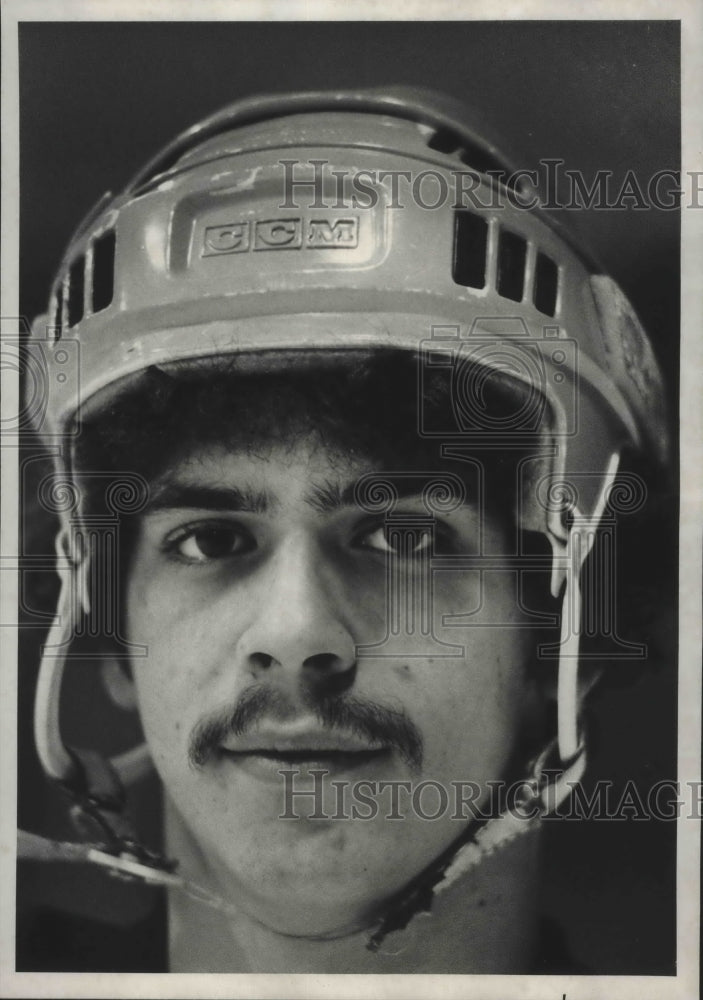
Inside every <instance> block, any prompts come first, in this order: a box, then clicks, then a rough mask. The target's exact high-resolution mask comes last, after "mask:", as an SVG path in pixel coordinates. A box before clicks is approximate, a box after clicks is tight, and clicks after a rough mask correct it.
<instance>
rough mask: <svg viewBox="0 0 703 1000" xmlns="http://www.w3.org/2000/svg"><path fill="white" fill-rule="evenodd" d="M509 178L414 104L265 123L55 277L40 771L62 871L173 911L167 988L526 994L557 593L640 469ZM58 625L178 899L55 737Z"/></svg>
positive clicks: (366, 101) (640, 422) (644, 425)
mask: <svg viewBox="0 0 703 1000" xmlns="http://www.w3.org/2000/svg"><path fill="white" fill-rule="evenodd" d="M523 179H524V178H522V176H521V175H520V174H519V173H513V172H512V171H511V169H510V167H509V166H508V165H506V164H505V163H504V162H503V161H502V160H501V159H500V158H499V157H497V156H496V154H495V152H494V150H493V149H492V147H490V146H489V145H488V144H486V143H484V142H483V141H482V140H481V139H480V138H479V137H477V136H476V135H474V134H473V133H472V132H471V131H470V129H468V128H467V127H466V125H465V124H464V123H463V122H462V120H461V118H460V117H459V116H457V114H456V112H453V111H451V110H448V109H447V108H446V106H443V105H442V104H441V102H440V103H438V102H437V101H436V100H435V99H433V98H428V97H427V96H426V95H418V94H414V93H404V92H398V93H397V94H378V93H372V92H358V93H344V94H342V93H332V94H299V95H292V96H289V97H286V98H262V99H259V100H253V101H248V102H243V103H242V104H239V105H235V106H233V107H232V108H229V109H225V111H224V112H222V113H220V114H218V115H215V116H213V117H212V118H211V119H208V120H207V121H206V122H204V123H201V124H200V125H199V126H197V127H195V128H194V129H192V130H190V132H189V133H187V134H186V135H185V136H184V137H182V139H180V140H177V141H176V142H175V143H174V144H173V145H172V146H171V147H169V148H168V149H167V150H166V151H164V153H163V154H162V155H161V156H159V157H157V159H156V160H154V161H153V162H152V163H151V164H149V165H148V166H147V167H146V168H145V170H144V171H142V172H141V173H140V174H139V175H138V176H137V178H135V180H134V181H133V182H132V183H131V185H130V186H129V187H128V189H127V190H126V191H125V192H124V194H123V195H121V196H119V197H118V198H117V199H115V200H113V201H111V202H110V203H109V204H108V205H107V206H104V205H103V206H101V207H99V209H98V211H97V213H96V214H95V215H93V216H92V217H91V218H89V219H88V220H87V221H86V223H85V224H84V225H83V227H82V228H81V230H80V231H79V233H78V235H77V236H76V238H75V239H74V241H73V243H72V245H71V247H70V248H69V250H68V251H67V255H66V259H65V261H64V263H63V265H62V268H61V270H60V273H59V275H58V277H57V281H56V284H55V287H54V289H53V293H52V300H51V306H50V313H49V316H48V317H42V318H40V320H38V321H37V323H36V324H35V335H36V336H37V338H46V330H47V327H48V329H49V331H50V337H51V351H53V357H54V360H55V363H56V364H57V365H58V364H59V363H60V362H59V359H58V354H59V352H60V351H64V352H65V351H66V349H67V347H68V345H69V344H71V343H76V342H77V343H78V344H79V346H80V366H76V368H75V371H74V373H73V374H72V375H71V374H70V373H69V374H68V375H67V378H65V379H63V380H59V381H57V383H56V384H57V385H58V386H59V388H58V390H57V392H56V393H55V395H54V396H53V397H52V398H51V399H50V401H49V410H48V413H47V420H46V423H45V426H44V427H43V430H44V432H45V433H49V434H53V435H55V437H54V440H58V441H60V442H61V463H62V466H61V472H60V474H59V476H60V478H59V480H57V481H56V482H54V483H53V484H52V486H53V489H54V493H56V492H57V488H58V486H60V485H61V483H62V481H66V482H67V483H68V484H69V485H70V486H71V487H72V489H73V490H74V492H73V493H72V494H71V502H70V503H69V504H68V505H67V507H66V508H65V509H64V510H63V515H64V528H63V531H62V533H61V535H60V538H59V551H60V554H61V572H62V575H63V584H64V586H63V591H62V597H61V598H60V602H59V614H58V616H57V619H56V622H55V625H54V627H53V629H52V633H51V635H50V636H49V639H48V641H47V644H46V649H45V656H44V663H43V666H42V674H41V677H40V682H39V688H38V693H37V708H36V732H37V746H38V750H39V755H40V759H41V761H42V763H43V765H44V767H45V769H46V771H47V773H48V774H49V775H50V776H52V777H53V778H55V779H57V780H58V781H59V782H61V783H62V784H64V785H65V786H67V787H68V788H69V789H70V790H71V792H72V794H73V795H74V797H75V799H76V802H77V805H78V807H79V810H80V811H81V813H82V816H83V820H84V822H86V821H87V822H88V823H89V824H92V830H91V832H92V836H91V840H93V841H94V842H95V841H97V842H98V844H99V849H98V851H97V853H96V851H95V850H93V852H92V854H91V856H90V858H91V860H95V861H97V862H98V863H100V864H104V865H106V866H107V867H112V868H113V869H115V870H119V871H121V872H122V873H123V874H125V873H126V874H128V875H131V876H134V877H138V878H147V879H151V880H152V881H155V882H157V883H158V882H161V883H163V884H166V885H170V886H171V887H172V889H173V892H172V893H171V894H170V896H169V913H170V923H169V956H170V957H169V968H170V969H171V970H172V971H210V972H233V971H251V972H261V971H265V972H435V973H436V972H454V973H458V972H506V973H519V972H527V971H531V970H533V969H538V968H544V959H543V957H542V958H540V941H539V928H538V923H537V913H536V904H535V900H536V886H537V880H538V874H537V872H538V868H537V863H536V858H537V850H538V846H539V839H540V838H539V834H540V822H539V820H540V816H541V815H543V814H544V813H545V812H548V811H549V810H550V809H551V810H553V809H555V808H557V807H558V806H559V804H560V802H562V801H563V798H564V796H565V795H566V794H568V792H569V790H570V787H571V786H572V784H573V783H574V782H575V781H577V780H578V778H579V776H580V774H581V773H582V772H583V768H584V765H585V751H584V745H583V737H582V732H581V728H580V725H579V706H580V703H581V700H582V698H583V696H584V695H585V693H586V692H587V690H588V689H589V687H591V686H592V684H593V683H594V682H595V680H596V679H597V678H596V673H595V672H594V671H589V672H586V671H582V673H581V675H580V677H579V675H578V672H577V666H578V653H579V650H578V642H579V634H580V631H581V614H580V604H581V599H580V582H579V581H580V576H581V571H582V568H583V566H584V563H585V562H586V559H587V557H588V555H589V553H590V552H591V550H592V549H593V548H594V546H595V545H596V538H597V532H598V528H599V524H600V522H601V518H602V517H603V515H604V512H608V515H609V516H610V515H611V514H612V512H613V509H614V506H613V504H612V503H611V502H610V501H611V491H612V486H613V483H614V477H615V475H616V472H617V468H618V463H619V456H620V453H621V452H622V451H623V449H627V448H635V449H636V448H641V449H645V450H647V451H648V452H649V453H650V454H654V455H658V456H659V457H661V458H663V457H664V454H665V449H666V442H665V435H664V421H663V415H662V402H661V385H660V379H659V375H658V371H657V368H656V364H655V362H654V359H653V356H652V354H651V349H650V348H649V345H648V342H647V340H646V338H645V337H644V334H643V332H642V330H641V328H640V326H639V324H638V322H637V319H636V317H635V316H634V313H633V312H632V309H631V307H630V306H629V303H628V302H627V300H626V299H625V298H624V296H623V295H622V293H621V292H620V291H619V289H618V288H617V286H616V285H615V284H614V283H613V282H612V281H611V280H610V279H609V278H607V277H605V276H603V275H601V274H599V273H598V271H597V268H596V267H595V266H594V265H593V264H592V262H590V261H587V260H585V259H584V258H582V257H581V256H580V255H579V254H578V253H577V252H576V251H575V250H574V249H572V247H571V245H570V244H569V243H568V242H567V241H566V240H565V239H564V238H563V237H562V236H561V234H559V233H558V232H556V231H555V230H554V229H553V228H551V227H550V225H548V224H547V222H546V221H545V219H544V217H543V215H542V213H540V212H539V207H538V205H539V203H538V197H537V194H536V192H534V191H533V190H532V189H530V188H526V187H525V186H524V185H523V184H522V180H523ZM61 477H63V478H61ZM129 490H131V491H132V493H131V495H126V493H125V491H129ZM606 520H607V518H606ZM611 568H612V567H609V566H607V565H605V564H604V565H603V566H600V567H599V569H598V572H599V573H601V574H602V577H598V578H597V581H596V582H597V583H599V584H602V585H603V586H604V587H605V586H606V585H607V584H608V583H609V581H610V578H611V576H610V569H611ZM594 572H595V571H594ZM105 595H107V596H108V599H107V600H106V599H105ZM558 601H559V602H562V605H561V615H558V614H557V613H556V612H557V611H558V610H559V607H560V605H559V604H558V603H557V602H558ZM609 601H612V595H608V594H607V593H606V597H605V604H606V607H605V609H604V614H605V613H607V611H609V610H612V605H610V606H609V607H608V606H607V605H608V602H609ZM101 612H102V617H101ZM86 622H88V623H90V624H89V625H86ZM559 624H560V630H559V627H558V626H559ZM86 633H92V635H93V637H94V636H95V635H96V634H97V633H100V634H101V636H102V639H103V644H102V647H101V653H102V654H103V659H104V674H105V679H106V682H107V685H108V687H109V690H110V691H111V694H112V696H113V698H114V699H115V700H116V701H117V702H118V704H120V705H122V706H123V707H133V708H135V709H137V710H138V712H139V715H140V718H141V722H142V725H143V728H144V734H145V737H146V743H147V746H148V752H149V756H150V759H151V760H152V761H153V764H154V766H155V767H156V770H157V772H158V774H159V776H160V778H161V780H162V782H163V787H164V816H165V845H164V847H165V851H164V853H165V855H167V856H168V857H173V858H175V859H177V861H178V863H179V866H178V870H177V874H175V875H174V874H172V873H171V872H170V870H169V869H170V866H169V864H168V863H167V862H166V861H165V860H164V858H162V857H159V856H157V855H153V854H152V853H151V852H149V851H147V850H146V848H144V847H143V846H142V844H140V842H139V840H138V838H136V837H135V835H134V834H133V832H132V831H131V829H130V828H129V827H128V825H127V822H126V819H125V817H124V815H123V810H122V803H121V796H120V789H119V785H118V783H117V781H116V780H115V778H114V775H113V772H112V770H111V769H110V767H108V766H107V765H106V764H105V763H104V762H103V761H102V760H101V759H100V758H96V756H95V755H94V754H91V753H86V752H84V751H80V750H78V751H77V750H69V749H67V748H66V747H65V746H64V745H63V741H62V738H61V735H60V730H59V724H58V721H59V720H58V694H59V685H60V677H61V670H62V666H63V660H64V659H65V657H66V655H67V653H69V647H71V652H70V655H76V654H75V652H74V651H73V650H74V648H75V647H77V646H79V645H80V642H81V640H84V639H85V635H86ZM545 633H547V634H546V635H545ZM611 638H613V637H612V636H611ZM108 658H109V659H108ZM115 659H117V660H118V661H119V660H121V663H120V662H117V663H115V662H114V661H115ZM555 708H556V712H555ZM555 716H556V722H555ZM144 762H145V756H144V754H143V752H142V751H141V750H137V751H136V752H134V753H131V754H126V755H123V756H122V757H120V758H118V759H116V760H114V761H113V764H114V768H115V770H116V772H117V774H118V775H120V776H121V777H122V778H123V779H124V780H126V781H130V780H131V779H132V778H135V777H138V776H139V775H140V774H141V772H142V769H143V767H144ZM65 850H66V849H64V851H65ZM551 960H552V967H554V966H555V965H558V961H557V962H555V961H554V955H553V954H552V956H551ZM540 963H542V964H540Z"/></svg>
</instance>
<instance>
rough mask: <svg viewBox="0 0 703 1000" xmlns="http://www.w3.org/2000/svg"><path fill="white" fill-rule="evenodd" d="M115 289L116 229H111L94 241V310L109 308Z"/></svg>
mask: <svg viewBox="0 0 703 1000" xmlns="http://www.w3.org/2000/svg"><path fill="white" fill-rule="evenodd" d="M114 291H115V230H114V229H110V230H108V232H106V233H104V234H103V235H102V236H100V237H98V239H97V240H95V242H94V243H93V288H92V302H93V312H100V310H101V309H107V307H108V306H109V305H110V303H111V302H112V297H113V295H114Z"/></svg>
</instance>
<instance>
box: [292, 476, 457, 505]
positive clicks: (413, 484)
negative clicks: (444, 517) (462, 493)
mask: <svg viewBox="0 0 703 1000" xmlns="http://www.w3.org/2000/svg"><path fill="white" fill-rule="evenodd" d="M389 480H390V481H391V482H392V484H393V489H394V490H395V492H396V494H397V497H398V500H410V499H416V500H421V499H422V484H421V482H420V481H419V479H418V477H417V476H408V477H404V476H394V475H393V474H392V473H390V474H388V475H384V474H383V473H379V476H378V482H379V483H382V482H387V481H389ZM357 482H358V480H356V479H355V480H352V481H351V482H349V483H346V484H344V485H341V484H339V483H336V482H327V483H325V484H324V485H322V486H315V487H313V489H312V490H311V491H310V493H309V494H308V496H307V497H306V498H305V499H306V502H307V503H308V504H309V505H310V506H311V507H313V508H314V509H315V510H317V511H319V512H320V513H322V514H329V513H332V512H334V511H335V510H339V509H340V508H342V507H357V508H358V509H360V510H361V509H363V508H362V507H361V505H360V503H359V501H358V500H357V497H356V490H357ZM367 489H368V486H367ZM364 492H366V491H364ZM467 503H469V504H470V503H471V500H467Z"/></svg>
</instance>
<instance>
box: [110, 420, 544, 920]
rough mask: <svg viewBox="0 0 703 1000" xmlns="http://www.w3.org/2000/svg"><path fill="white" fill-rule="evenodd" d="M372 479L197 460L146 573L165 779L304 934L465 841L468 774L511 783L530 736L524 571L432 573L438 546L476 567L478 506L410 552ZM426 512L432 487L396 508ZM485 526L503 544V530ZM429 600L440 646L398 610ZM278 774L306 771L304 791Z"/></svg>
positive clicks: (139, 615)
mask: <svg viewBox="0 0 703 1000" xmlns="http://www.w3.org/2000/svg"><path fill="white" fill-rule="evenodd" d="M370 471H373V470H372V469H371V468H370V467H369V465H368V464H366V463H364V462H363V461H360V460H351V459H349V458H348V457H342V456H340V455H338V454H336V453H334V452H331V451H329V450H326V449H325V448H324V447H322V446H321V445H319V444H316V443H315V442H314V441H313V440H311V439H309V440H299V441H298V442H297V443H296V444H294V445H290V446H285V447H283V446H280V447H279V446H274V447H271V448H267V449H264V450H259V451H256V452H244V451H235V452H233V451H228V450H226V449H224V448H219V447H212V448H208V449H206V450H203V451H202V452H200V453H198V454H190V455H187V456H185V457H183V459H182V460H181V461H180V462H178V463H176V464H175V465H173V466H172V468H171V469H170V470H169V472H168V474H167V475H165V476H163V477H161V478H160V479H159V480H158V481H157V483H156V484H155V486H154V489H153V490H152V504H151V505H150V507H149V508H148V509H147V511H146V512H145V513H144V516H143V517H142V519H141V521H140V525H139V529H138V533H137V539H136V543H135V548H134V554H133V557H132V562H131V564H130V572H129V582H128V588H127V612H126V621H127V632H128V638H129V639H130V640H131V641H132V642H138V643H145V644H146V645H147V646H148V656H147V657H145V658H135V660H134V672H135V680H136V685H137V694H138V702H139V708H140V712H141V716H142V721H143V725H144V728H145V732H146V736H147V740H148V743H149V746H150V750H151V753H152V756H153V758H154V762H155V764H156V767H157V769H158V771H159V772H160V774H161V777H162V779H163V781H164V784H165V786H166V789H167V792H168V794H169V796H170V797H171V799H172V801H173V803H174V804H175V807H176V809H177V810H178V812H179V813H180V815H181V817H182V819H183V821H184V822H185V824H186V826H187V828H188V829H189V831H190V833H191V835H192V836H193V837H194V839H195V841H196V842H197V844H198V846H199V847H200V849H201V851H202V853H203V856H204V857H205V858H206V859H207V864H208V866H209V867H210V869H211V871H212V873H213V877H214V878H215V879H216V881H217V883H218V886H219V890H220V892H223V893H225V894H226V895H227V896H228V897H229V898H231V899H232V900H233V901H236V902H237V905H239V906H241V907H242V908H243V909H244V910H245V911H247V912H249V913H250V914H251V915H253V916H254V917H256V918H257V919H259V920H261V921H262V922H264V923H265V924H268V925H269V926H273V927H275V928H276V929H278V930H282V931H285V932H288V933H298V934H300V933H330V932H335V931H341V930H342V929H344V928H346V927H349V926H353V925H355V924H357V923H363V922H364V921H365V920H368V919H369V918H370V917H371V916H372V915H373V912H374V909H375V908H376V907H378V906H379V905H380V904H382V903H383V901H384V900H387V899H388V898H389V897H390V896H392V895H393V894H394V893H395V892H397V891H398V890H400V889H401V888H402V887H403V886H404V885H405V884H406V883H407V882H408V881H409V880H410V879H411V878H412V877H413V876H415V875H416V874H417V873H418V872H420V871H421V870H422V869H423V868H424V867H425V866H427V865H428V864H430V863H431V862H432V861H433V860H434V859H435V858H436V857H437V855H438V854H439V853H440V852H441V851H442V850H443V849H444V848H446V847H448V846H449V844H451V843H452V841H454V840H455V839H456V838H457V837H458V836H459V835H460V834H461V833H462V832H463V830H464V829H465V828H466V825H467V822H468V820H467V818H466V815H465V816H464V817H463V818H461V815H460V813H459V814H458V813H457V810H456V808H455V802H456V801H457V793H456V792H455V791H454V788H453V786H452V785H451V783H452V782H462V781H463V782H469V781H471V782H475V783H477V784H478V785H480V786H481V787H485V784H486V782H488V781H490V780H492V779H493V780H496V779H499V778H500V777H501V776H502V775H503V773H504V770H505V767H506V764H507V762H508V758H509V756H510V753H511V749H512V747H513V744H514V740H515V735H516V732H517V730H518V728H519V714H520V706H521V703H522V700H523V698H524V693H525V685H526V682H525V679H524V674H525V664H526V661H527V659H528V649H527V642H526V636H525V632H524V631H523V630H522V629H521V628H519V627H518V626H517V619H518V616H517V612H516V609H515V583H514V579H513V578H512V577H511V574H510V572H508V571H506V572H496V571H493V572H487V573H484V574H483V579H482V581H480V580H479V574H478V572H477V571H476V570H471V569H467V568H465V567H464V568H463V569H459V570H446V569H445V570H443V571H435V572H434V573H433V574H432V575H431V577H428V571H427V558H426V557H427V554H428V552H429V551H430V550H432V549H433V550H434V552H435V553H436V554H441V555H442V556H456V557H460V556H468V557H470V556H472V555H476V554H477V552H478V549H479V529H480V525H479V516H478V512H477V510H476V508H475V506H473V505H472V504H470V503H466V504H464V505H462V506H459V507H458V508H457V509H455V510H453V511H450V512H449V513H447V514H445V515H439V516H437V517H436V519H435V526H434V532H433V533H434V541H432V537H431V535H430V534H429V533H423V532H422V531H420V532H415V533H414V534H412V535H411V536H409V537H411V541H409V542H407V543H406V544H405V546H404V547H402V546H399V545H398V544H397V542H396V540H395V537H394V536H393V535H392V534H391V533H389V530H388V527H387V524H386V514H385V513H384V512H383V511H379V513H378V514H369V513H368V512H367V511H364V510H361V509H360V507H359V506H358V505H357V504H356V503H355V502H354V498H353V486H354V483H355V482H356V481H357V480H358V479H359V477H360V476H361V475H363V474H365V473H368V472H370ZM415 481H417V480H415ZM426 514H427V510H426V508H425V506H424V504H423V501H422V498H421V496H419V495H410V496H407V497H402V498H401V500H400V501H399V503H398V504H397V506H396V508H395V511H394V515H397V516H401V517H402V516H407V518H408V519H409V520H410V521H413V520H414V521H415V522H416V523H417V521H418V519H421V518H422V517H423V516H426ZM482 530H483V541H482V543H481V544H482V547H483V551H491V552H493V553H498V552H500V550H501V545H502V539H501V529H500V528H499V527H498V526H497V525H494V524H492V523H491V521H490V519H488V520H487V521H486V522H485V523H484V524H483V526H482ZM396 549H400V552H397V551H394V550H396ZM389 550H390V551H389ZM389 570H390V573H389ZM511 581H512V582H511ZM413 588H414V593H415V602H414V603H415V607H416V608H417V607H418V606H419V605H418V600H420V602H421V600H422V599H421V598H420V597H418V595H421V594H422V593H427V592H428V589H427V588H429V590H431V597H432V609H431V617H432V622H433V633H434V637H435V639H436V640H439V641H435V639H433V638H432V637H429V638H428V636H427V634H424V633H426V631H427V630H426V629H425V630H424V633H423V629H422V627H421V622H420V620H419V619H418V618H416V619H415V622H414V625H412V626H409V625H408V622H407V619H406V616H405V615H404V614H403V613H402V610H401V612H398V611H397V608H398V605H399V604H402V602H403V601H404V600H406V598H407V595H408V593H410V592H412V591H413ZM423 588H424V589H423ZM393 589H395V598H394V599H393V600H392V601H391V604H392V606H393V608H394V609H395V612H394V613H393V614H391V613H390V612H389V600H390V596H389V595H390V591H391V590H393ZM412 603H413V602H412V600H411V604H412ZM398 614H399V615H400V617H396V616H397V615H398ZM451 615H464V616H468V617H465V618H464V619H463V620H460V621H459V622H458V623H456V622H455V623H454V624H453V625H452V626H451V627H449V626H447V625H446V623H444V619H445V616H451ZM389 618H390V619H391V620H390V621H389ZM399 623H400V624H399ZM511 623H512V625H513V626H514V627H508V626H509V625H511ZM440 642H441V643H445V644H448V645H444V646H442V645H440ZM374 644H379V645H375V646H374ZM360 647H371V648H365V649H360ZM446 653H454V655H450V656H446V655H442V654H446ZM281 770H288V771H294V772H297V773H296V774H294V775H292V776H291V775H289V776H288V779H287V781H288V793H289V794H288V797H287V798H286V794H285V787H284V778H283V777H282V776H281V775H280V774H279V771H281ZM312 770H324V771H326V772H328V773H327V774H326V775H324V776H318V777H317V779H316V778H315V776H314V775H312V774H311V773H310V772H311V771H312ZM361 781H368V782H370V784H369V785H366V786H360V785H359V782H361ZM424 781H430V782H433V783H439V784H440V785H441V786H443V787H444V788H445V789H446V790H447V793H448V795H449V804H448V805H447V806H446V807H445V808H444V809H442V808H441V807H442V799H441V793H440V792H438V791H437V788H436V786H433V787H430V786H426V788H425V791H424V792H423V793H422V795H421V797H419V798H418V794H417V792H416V789H417V788H418V786H419V785H420V783H421V782H424ZM316 782H317V785H316V784H315V783H316ZM383 782H405V783H406V784H405V785H403V786H400V785H398V786H396V787H395V791H393V789H392V787H391V786H390V785H383V784H382V783H383ZM407 783H409V784H407ZM315 787H317V788H318V790H319V796H318V798H317V799H315V798H314V796H312V795H310V794H308V795H297V794H296V795H293V796H292V797H291V796H290V791H291V789H294V790H295V791H296V792H299V791H305V790H307V791H308V792H309V791H312V790H313V789H314V788H315ZM413 793H414V794H413ZM359 794H361V795H362V796H364V795H365V796H366V799H367V803H368V800H369V799H370V800H371V805H368V804H366V805H363V804H361V803H360V800H359ZM392 796H395V804H393V803H392V801H391V799H392ZM374 803H375V806H374ZM418 803H419V806H420V808H419V810H418V808H417V805H418ZM423 813H424V815H425V817H427V815H433V814H434V813H439V815H438V817H437V818H436V819H428V818H423V815H422V814H423ZM284 814H288V817H289V818H281V816H282V815H284ZM291 814H292V815H291ZM389 814H393V815H394V816H395V818H394V819H389V818H388V816H389ZM366 816H370V818H362V817H366ZM293 817H294V818H293ZM349 817H353V818H349Z"/></svg>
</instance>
